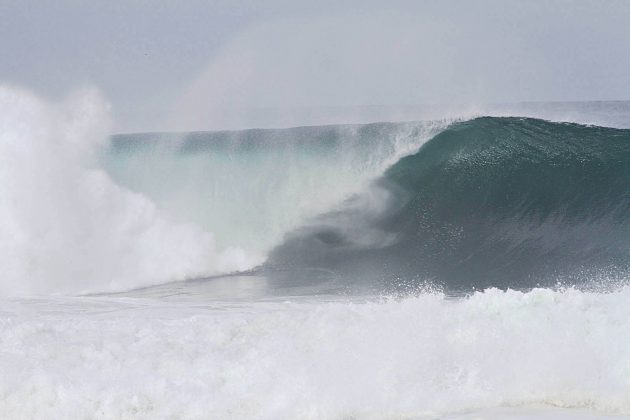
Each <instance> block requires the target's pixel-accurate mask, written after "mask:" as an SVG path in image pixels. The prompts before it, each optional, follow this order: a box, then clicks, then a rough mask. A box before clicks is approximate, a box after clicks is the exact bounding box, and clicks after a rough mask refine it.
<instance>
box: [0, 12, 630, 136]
mask: <svg viewBox="0 0 630 420" xmlns="http://www.w3.org/2000/svg"><path fill="white" fill-rule="evenodd" d="M0 52H1V53H2V55H1V57H2V58H1V59H0V82H8V83H14V84H18V85H21V86H25V87H28V88H30V89H32V90H34V91H36V92H38V93H40V94H43V95H47V96H51V97H62V96H64V95H66V94H68V93H69V92H71V91H72V90H73V89H76V88H78V87H81V86H84V85H95V86H97V87H99V88H100V89H101V90H102V91H103V93H104V94H105V96H106V97H107V98H108V99H109V101H110V102H111V104H112V108H113V113H114V118H115V120H116V121H117V126H116V127H117V130H118V131H144V130H161V129H210V128H221V127H222V125H226V124H223V123H222V118H226V117H225V116H226V112H227V113H231V115H233V114H234V113H237V114H238V115H245V114H247V113H248V112H260V110H268V109H272V110H282V112H291V110H295V109H302V110H303V109H310V108H313V107H316V108H321V107H331V106H332V107H360V106H366V105H370V106H371V105H382V106H402V105H416V104H476V103H485V102H515V101H551V100H555V101H569V100H571V101H572V100H612V99H630V1H622V0H619V1H615V0H611V1H606V0H598V1H569V0H558V1H532V0H522V1H506V0H501V1H466V2H464V1H388V2H384V1H366V0H363V1H341V0H336V1H309V2H300V1H262V0H258V1H227V0H226V1H197V0H188V1H160V0H154V1H148V0H136V1H134V0H126V1H116V0H110V1H96V0H95V1H81V0H74V1H73V0H57V1H45V0H41V1H29V0H19V1H18V0H16V1H12V0H0ZM252 110H255V111H252ZM243 124H244V125H247V124H246V123H243ZM228 125H232V126H233V125H236V126H238V125H239V122H238V121H237V122H232V123H231V124H228Z"/></svg>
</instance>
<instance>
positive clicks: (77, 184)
mask: <svg viewBox="0 0 630 420" xmlns="http://www.w3.org/2000/svg"><path fill="white" fill-rule="evenodd" d="M107 130H108V112H107V104H106V102H105V101H104V100H103V99H102V98H101V97H100V96H99V95H98V93H97V92H95V91H93V90H85V91H82V92H78V93H76V94H75V95H73V96H72V97H70V98H69V99H67V100H66V101H65V102H62V103H50V102H47V101H45V100H43V99H41V98H38V97H37V96H35V95H34V94H31V93H29V92H26V91H24V90H20V89H17V88H13V87H8V86H0V190H1V191H2V193H1V194H0V266H1V267H2V275H1V276H0V293H2V294H5V295H6V294H8V295H17V294H34V293H35V294H39V293H50V292H53V293H76V292H82V291H89V290H108V289H129V288H133V287H138V286H142V285H147V284H155V283H160V282H166V281H171V280H182V279H185V278H188V277H192V276H201V275H208V274H215V273H221V272H226V271H232V270H237V269H244V268H247V267H248V266H249V265H252V264H255V261H254V262H249V261H248V260H247V257H246V256H245V255H244V254H243V253H242V251H240V250H239V249H236V248H233V249H227V250H224V251H219V250H217V249H216V247H215V244H214V239H213V237H212V235H211V234H210V233H206V232H204V231H203V230H201V229H200V228H198V227H196V226H194V225H192V224H190V223H180V224H175V223H172V222H170V221H169V220H168V218H166V217H165V216H164V215H163V214H162V212H160V211H159V210H158V209H157V208H156V206H155V205H154V204H153V203H152V202H151V201H149V200H148V199H146V198H145V197H144V196H142V195H141V194H139V193H134V192H131V191H129V190H127V189H125V188H122V187H120V186H118V185H116V184H115V183H114V182H112V180H111V179H110V177H109V176H108V175H107V174H106V172H105V171H103V170H102V169H100V168H99V163H98V151H99V150H100V148H101V147H102V146H103V145H105V144H106V142H107V139H108V137H107V135H108V132H107Z"/></svg>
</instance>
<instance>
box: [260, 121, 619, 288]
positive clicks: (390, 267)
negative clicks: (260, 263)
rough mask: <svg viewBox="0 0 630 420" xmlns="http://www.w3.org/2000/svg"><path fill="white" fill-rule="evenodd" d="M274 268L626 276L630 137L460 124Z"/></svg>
mask: <svg viewBox="0 0 630 420" xmlns="http://www.w3.org/2000/svg"><path fill="white" fill-rule="evenodd" d="M268 267H274V268H282V269H286V268H290V269H298V270H297V271H298V272H304V271H305V269H318V270H322V271H324V272H326V273H331V275H332V276H336V277H339V278H342V279H343V281H344V282H348V283H354V284H359V283H363V284H365V283H368V284H372V285H373V284H379V285H385V286H386V287H390V286H392V285H395V284H398V283H400V284H404V285H409V283H415V282H426V281H430V282H432V283H438V284H442V285H445V286H447V288H449V289H453V290H470V289H474V288H485V287H492V286H497V287H511V288H529V287H534V286H537V285H551V284H555V283H557V282H566V283H570V284H579V283H587V282H592V281H593V279H596V278H598V277H600V278H601V276H605V277H607V278H609V277H611V276H613V277H624V276H625V273H626V272H627V271H628V269H629V268H630V130H626V129H614V128H603V127H594V126H583V125H578V124H571V123H553V122H548V121H543V120H538V119H528V118H514V117H511V118H492V117H483V118H477V119H473V120H470V121H466V122H459V123H455V124H453V125H452V126H450V127H449V128H448V129H446V130H444V131H443V132H441V133H439V134H437V135H436V136H435V137H434V138H432V139H431V140H430V141H429V142H427V143H426V144H424V146H422V147H421V149H420V150H419V151H418V152H417V153H416V154H413V155H411V156H407V157H404V158H402V159H400V160H399V161H398V162H397V163H395V164H394V165H393V166H392V167H390V168H389V169H388V170H387V171H386V172H385V173H384V175H383V176H382V177H380V178H379V179H377V180H376V181H375V182H373V183H372V184H371V186H370V187H369V188H368V189H367V191H366V192H363V193H360V194H357V195H355V196H354V197H352V198H351V199H349V200H347V201H346V202H344V203H343V205H341V206H340V207H338V208H336V209H335V210H334V211H330V212H327V213H325V214H323V215H321V216H319V217H318V218H316V219H315V220H313V221H312V222H311V223H309V224H307V225H305V226H302V227H301V228H299V229H297V230H295V231H293V232H292V233H290V234H289V235H288V236H287V238H286V240H285V242H284V243H283V244H281V245H279V246H278V247H276V248H275V249H274V250H273V251H272V252H271V254H270V258H269V261H268ZM305 281H306V280H305Z"/></svg>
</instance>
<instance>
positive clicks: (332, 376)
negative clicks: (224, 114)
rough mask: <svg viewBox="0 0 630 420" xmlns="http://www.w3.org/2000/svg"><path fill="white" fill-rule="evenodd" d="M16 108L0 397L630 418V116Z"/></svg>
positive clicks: (88, 413) (137, 412)
mask: <svg viewBox="0 0 630 420" xmlns="http://www.w3.org/2000/svg"><path fill="white" fill-rule="evenodd" d="M0 111H1V112H0V188H1V191H2V194H1V195H0V266H1V267H2V268H3V270H2V276H1V277H0V293H1V294H2V295H3V296H5V297H3V298H2V299H1V300H0V355H1V357H0V372H1V374H0V414H2V417H7V418H67V417H73V418H77V417H78V418H83V417H88V418H107V419H109V418H111V419H118V418H186V419H203V418H260V419H276V418H313V419H314V418H330V419H341V418H451V419H455V418H459V419H463V418H473V417H469V416H481V418H484V416H486V418H497V417H499V418H502V417H505V418H517V417H518V416H527V415H529V416H531V417H533V416H536V417H537V418H541V417H544V416H547V418H563V417H564V418H574V417H580V416H582V417H583V418H604V417H605V416H609V415H610V416H613V415H630V398H629V397H628V396H629V395H630V344H629V343H630V306H629V305H628V304H627V302H628V300H629V299H630V292H629V289H628V287H627V286H626V280H627V278H628V276H627V273H628V269H629V264H630V216H629V214H630V212H629V211H630V130H628V129H622V128H605V127H597V126H584V125H579V124H574V123H557V122H549V121H543V120H539V119H532V118H520V117H519V118H516V117H501V118H499V117H482V118H474V119H469V120H444V121H434V122H408V123H377V124H366V125H348V126H323V127H302V128H291V129H279V130H245V131H241V132H214V133H188V134H168V133H161V134H133V135H119V136H114V137H113V138H111V141H109V140H108V138H107V136H106V133H107V130H108V128H107V127H108V124H107V104H106V103H105V102H104V101H103V100H102V99H101V98H100V97H99V95H98V94H97V93H95V92H91V91H86V92H81V93H79V94H77V95H75V96H74V97H72V98H70V99H68V100H67V101H65V102H63V103H60V104H51V103H49V102H47V101H44V100H42V99H41V98H38V97H36V96H35V95H32V94H30V93H27V92H24V91H21V90H19V89H15V88H8V87H2V88H0ZM229 273H231V275H230V276H225V274H229ZM235 273H236V274H235ZM222 275H223V276H222ZM208 276H215V277H208ZM176 280H179V281H176ZM181 280H186V281H181ZM130 289H134V290H130ZM114 291H123V292H119V293H113V292H114ZM86 292H105V294H94V293H93V294H91V295H89V294H85V293H86ZM29 296H30V297H29ZM569 409H571V410H569ZM497 410H498V411H497ZM572 410H575V411H572ZM474 418H477V417H474ZM518 418H523V417H518Z"/></svg>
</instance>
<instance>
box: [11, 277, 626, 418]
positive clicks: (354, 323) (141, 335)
mask: <svg viewBox="0 0 630 420" xmlns="http://www.w3.org/2000/svg"><path fill="white" fill-rule="evenodd" d="M628 299H630V289H627V288H625V289H621V290H619V291H617V292H613V293H586V292H579V291H575V290H566V291H555V292H554V291H551V290H544V289H538V290H533V291H531V292H529V293H521V292H514V291H510V292H501V291H499V290H487V291H485V292H483V293H476V294H474V295H472V296H470V297H468V298H463V299H447V298H445V297H444V296H443V295H441V294H439V293H424V294H421V295H419V296H417V297H411V298H407V299H403V300H390V301H381V302H375V301H369V300H368V301H365V300H364V301H360V300H355V301H354V302H352V301H348V300H344V299H339V298H330V299H324V298H303V299H297V298H293V299H291V300H290V301H285V300H282V299H280V300H257V301H251V300H240V301H185V300H184V301H182V300H176V301H164V300H152V299H131V298H105V297H104V298H62V297H59V298H38V299H22V300H19V301H16V300H10V301H7V300H4V301H2V303H1V307H2V310H1V312H0V313H1V319H2V321H1V322H0V337H2V338H1V339H0V354H2V358H0V371H1V372H2V375H0V413H2V416H3V417H5V418H33V417H34V418H68V417H72V418H101V419H122V418H134V419H155V418H160V419H161V418H181V419H209V418H222V419H223V418H234V419H270V420H271V419H342V418H360V419H363V418H366V419H383V418H396V419H411V418H420V419H424V418H426V419H435V418H442V417H443V416H444V418H453V419H455V418H475V419H479V418H488V419H496V418H540V416H542V414H545V415H547V414H549V413H551V414H549V418H562V417H561V415H562V414H563V413H565V414H566V413H568V414H566V415H567V416H568V417H565V418H580V417H576V416H577V415H580V416H584V418H604V417H603V415H602V414H601V412H605V413H609V414H611V415H612V414H624V415H628V414H630V397H629V396H630V363H629V359H628V354H630V306H629V305H628V304H627V302H628ZM541 406H542V407H543V408H541ZM492 407H495V408H493V409H492V410H491V409H490V408H492ZM499 407H503V408H502V409H498V408H499ZM505 407H512V408H511V409H509V410H508V409H507V408H505ZM559 408H564V409H566V408H577V409H579V410H578V411H577V412H576V411H567V412H565V411H562V410H559ZM479 411H481V413H482V414H483V413H484V412H485V414H484V416H486V417H480V416H472V415H469V414H467V413H471V412H477V413H478V412H479ZM528 413H529V415H530V417H525V416H524V415H525V414H528ZM554 413H555V414H554ZM571 413H572V414H573V415H570V416H569V414H571ZM576 413H578V414H576ZM534 415H535V417H534ZM449 416H452V417H449ZM519 416H520V417H519Z"/></svg>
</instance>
